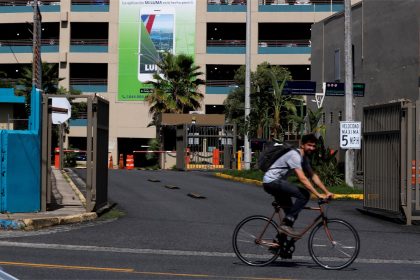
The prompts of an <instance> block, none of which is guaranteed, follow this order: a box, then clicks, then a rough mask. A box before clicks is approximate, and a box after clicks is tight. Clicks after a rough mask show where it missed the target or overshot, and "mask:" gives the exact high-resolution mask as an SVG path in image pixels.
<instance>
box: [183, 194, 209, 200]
mask: <svg viewBox="0 0 420 280" xmlns="http://www.w3.org/2000/svg"><path fill="white" fill-rule="evenodd" d="M187 195H188V196H189V197H192V198H200V199H204V198H206V197H205V196H202V195H200V194H198V193H189V194H187Z"/></svg>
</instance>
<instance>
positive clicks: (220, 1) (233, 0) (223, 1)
mask: <svg viewBox="0 0 420 280" xmlns="http://www.w3.org/2000/svg"><path fill="white" fill-rule="evenodd" d="M207 4H208V5H246V0H207Z"/></svg>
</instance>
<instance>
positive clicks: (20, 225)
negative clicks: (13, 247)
mask: <svg viewBox="0 0 420 280" xmlns="http://www.w3.org/2000/svg"><path fill="white" fill-rule="evenodd" d="M97 217H98V215H97V214H96V213H95V212H89V213H83V214H77V215H69V216H57V217H48V218H32V219H20V220H19V219H18V220H4V219H3V220H0V228H1V229H5V230H28V231H29V230H38V229H41V228H45V227H50V226H56V225H66V224H72V223H81V222H86V221H91V220H94V219H96V218H97Z"/></svg>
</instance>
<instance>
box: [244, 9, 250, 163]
mask: <svg viewBox="0 0 420 280" xmlns="http://www.w3.org/2000/svg"><path fill="white" fill-rule="evenodd" d="M250 94H251V1H247V3H246V53H245V123H246V124H248V119H249V113H250V112H251V100H250ZM248 128H249V126H248V125H246V129H245V137H244V156H245V157H244V169H245V170H249V169H250V168H251V149H250V145H249V138H248V137H249V135H248Z"/></svg>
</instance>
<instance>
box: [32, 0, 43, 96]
mask: <svg viewBox="0 0 420 280" xmlns="http://www.w3.org/2000/svg"><path fill="white" fill-rule="evenodd" d="M33 9H34V24H33V30H32V35H33V39H32V51H33V58H32V87H36V88H38V89H41V84H42V65H41V21H42V17H41V12H40V11H39V6H38V1H37V0H35V1H33Z"/></svg>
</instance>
